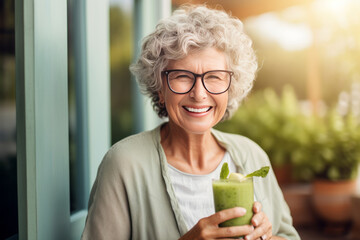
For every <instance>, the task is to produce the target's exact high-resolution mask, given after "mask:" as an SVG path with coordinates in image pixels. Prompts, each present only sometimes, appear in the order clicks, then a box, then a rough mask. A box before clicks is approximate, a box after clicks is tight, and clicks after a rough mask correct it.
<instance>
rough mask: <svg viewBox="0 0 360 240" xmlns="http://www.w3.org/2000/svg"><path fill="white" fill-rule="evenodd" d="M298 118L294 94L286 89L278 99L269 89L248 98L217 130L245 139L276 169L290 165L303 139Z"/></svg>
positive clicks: (298, 111) (289, 89) (300, 120)
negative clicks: (262, 152)
mask: <svg viewBox="0 0 360 240" xmlns="http://www.w3.org/2000/svg"><path fill="white" fill-rule="evenodd" d="M302 118H303V115H302V114H300V110H299V107H298V100H297V98H296V96H295V93H294V91H293V89H292V88H291V87H289V86H287V87H285V88H284V90H283V92H282V95H281V96H280V97H279V96H277V94H276V93H275V92H274V90H272V89H266V90H264V91H262V92H258V93H256V94H254V95H252V96H251V98H249V99H247V100H246V102H245V103H244V104H243V106H241V107H240V108H239V110H238V111H237V112H236V113H235V115H234V116H233V118H232V119H231V120H229V121H226V122H223V123H220V124H219V125H218V126H217V128H219V129H221V130H223V131H228V132H233V133H238V134H241V135H244V136H246V137H249V138H250V139H252V140H253V141H255V142H256V143H258V144H259V145H260V146H261V147H262V148H263V149H264V150H265V151H266V153H267V154H268V155H269V158H270V160H271V162H272V165H273V166H276V167H279V166H283V165H285V164H291V161H292V160H291V159H292V158H291V155H292V153H293V149H294V148H296V147H297V143H298V142H299V141H301V140H302V139H303V138H304V136H303V132H302V129H301V123H302Z"/></svg>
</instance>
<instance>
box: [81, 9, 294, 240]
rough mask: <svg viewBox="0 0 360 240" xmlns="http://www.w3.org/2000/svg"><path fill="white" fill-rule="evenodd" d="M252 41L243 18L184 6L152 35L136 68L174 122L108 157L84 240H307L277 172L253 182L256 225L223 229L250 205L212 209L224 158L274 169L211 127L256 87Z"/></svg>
mask: <svg viewBox="0 0 360 240" xmlns="http://www.w3.org/2000/svg"><path fill="white" fill-rule="evenodd" d="M251 45H252V42H251V40H250V39H249V37H248V36H247V35H245V33H244V32H243V26H242V23H241V22H240V20H238V19H235V18H232V17H230V16H229V15H227V14H226V13H224V12H223V11H218V10H210V9H208V8H206V7H204V6H197V7H195V6H187V7H182V8H180V9H178V10H176V11H175V12H174V13H173V15H172V16H171V17H170V18H167V19H165V20H163V21H161V22H160V23H159V24H158V25H157V27H156V30H155V32H153V33H152V34H150V35H149V36H147V37H146V38H145V40H144V43H143V46H142V52H141V56H140V58H139V60H138V61H137V63H135V64H134V65H133V66H131V71H132V72H133V73H134V75H135V76H136V77H137V80H138V82H139V85H140V87H141V89H142V91H143V92H144V93H145V94H147V95H149V96H150V97H151V99H152V103H153V106H154V109H155V111H156V112H157V114H158V115H159V116H160V117H168V122H166V123H164V124H162V125H161V126H159V127H157V128H155V129H154V130H152V131H148V132H142V133H140V134H137V135H134V136H130V137H128V138H126V139H124V140H122V141H120V142H118V143H116V144H115V145H114V146H113V147H112V148H111V149H110V150H109V151H108V153H107V154H106V155H105V157H104V159H103V161H102V163H101V165H100V167H99V170H98V175H97V178H96V181H95V183H94V186H93V188H92V192H91V196H90V202H89V213H88V217H87V221H86V226H85V229H84V233H83V236H82V239H157V240H162V239H166V240H167V239H215V238H231V237H234V236H246V237H245V239H247V240H250V239H251V240H252V239H263V240H265V239H270V238H271V239H299V236H298V234H297V232H296V230H295V229H294V228H293V226H292V219H291V216H290V212H289V208H288V206H287V205H286V203H285V201H284V198H283V195H282V193H281V190H280V188H279V186H278V185H277V182H276V180H275V177H274V174H273V172H270V174H269V175H268V177H267V178H265V179H260V178H256V179H254V189H255V196H254V197H255V199H256V202H255V204H254V207H253V212H254V216H253V218H252V225H246V226H237V227H229V228H221V227H219V226H218V224H219V223H221V222H224V221H226V220H228V219H232V218H235V217H240V216H242V215H244V214H245V209H243V208H233V209H228V210H224V211H220V212H218V213H215V212H214V204H213V199H212V191H211V179H213V178H218V177H219V172H220V168H221V165H222V164H223V163H224V162H227V163H228V164H229V166H230V170H231V171H232V172H235V171H236V172H242V173H250V172H252V171H254V170H257V169H259V168H260V167H262V166H265V165H270V163H269V160H268V158H267V156H266V154H265V153H264V151H262V150H261V149H260V147H258V146H257V145H256V144H255V143H253V142H252V141H250V140H249V139H246V138H245V137H242V136H238V135H233V134H227V133H222V132H220V131H216V130H214V129H213V127H214V126H215V125H216V124H217V123H218V122H219V121H221V120H224V119H228V118H229V117H230V116H231V115H232V114H233V113H234V111H235V110H236V109H237V108H238V106H239V103H240V102H241V100H242V99H243V98H244V97H245V96H246V95H247V93H248V92H249V91H250V89H251V87H252V84H253V81H254V78H255V73H256V70H257V63H256V57H255V54H254V51H253V49H252V47H251Z"/></svg>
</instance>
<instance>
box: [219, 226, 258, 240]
mask: <svg viewBox="0 0 360 240" xmlns="http://www.w3.org/2000/svg"><path fill="white" fill-rule="evenodd" d="M253 231H254V227H253V226H251V225H243V226H233V227H220V228H218V229H217V230H216V231H214V235H213V236H214V237H215V238H219V237H221V238H223V237H239V236H246V235H249V234H250V233H252V232H253Z"/></svg>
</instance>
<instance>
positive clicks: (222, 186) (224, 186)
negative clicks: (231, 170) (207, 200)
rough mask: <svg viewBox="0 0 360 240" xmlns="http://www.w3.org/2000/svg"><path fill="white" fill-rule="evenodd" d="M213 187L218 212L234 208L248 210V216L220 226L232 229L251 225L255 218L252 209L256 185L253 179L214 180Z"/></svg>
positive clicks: (231, 220)
mask: <svg viewBox="0 0 360 240" xmlns="http://www.w3.org/2000/svg"><path fill="white" fill-rule="evenodd" d="M212 186H213V193H214V203H215V211H216V212H218V211H221V210H224V209H228V208H233V207H242V208H245V209H246V214H245V215H244V216H242V217H238V218H234V219H230V220H228V221H225V222H223V223H221V224H220V225H219V226H220V227H230V226H241V225H247V224H250V222H251V218H252V216H253V211H252V208H253V204H254V185H253V179H252V177H250V178H244V179H243V180H232V179H220V180H213V183H212Z"/></svg>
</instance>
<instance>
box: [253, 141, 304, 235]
mask: <svg viewBox="0 0 360 240" xmlns="http://www.w3.org/2000/svg"><path fill="white" fill-rule="evenodd" d="M251 155H252V158H251V161H252V163H253V164H252V165H257V166H256V167H255V169H256V168H260V167H262V166H265V165H271V163H270V161H269V158H268V156H267V154H266V153H265V152H264V151H263V150H262V149H261V148H260V147H259V146H257V145H255V146H253V154H251ZM255 163H256V164H255ZM257 180H258V183H259V184H257V187H258V188H259V189H257V190H258V193H259V194H260V193H261V195H262V197H261V198H262V199H263V200H264V204H263V208H264V212H265V213H266V214H267V215H268V218H269V219H270V221H271V222H272V225H273V235H275V236H279V237H283V238H285V239H289V240H300V236H299V235H298V233H297V231H296V229H295V228H294V226H293V224H292V217H291V213H290V209H289V206H288V205H287V203H286V201H285V199H284V196H283V193H282V190H281V188H280V187H279V184H278V182H277V180H276V177H275V174H274V171H273V170H272V169H270V171H269V174H268V176H267V177H266V178H258V179H257Z"/></svg>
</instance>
